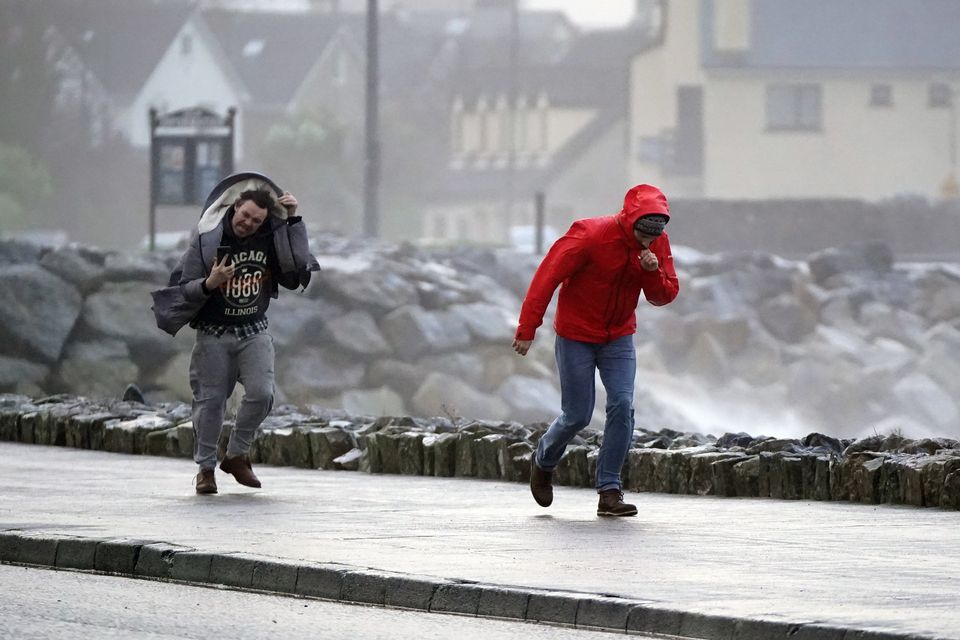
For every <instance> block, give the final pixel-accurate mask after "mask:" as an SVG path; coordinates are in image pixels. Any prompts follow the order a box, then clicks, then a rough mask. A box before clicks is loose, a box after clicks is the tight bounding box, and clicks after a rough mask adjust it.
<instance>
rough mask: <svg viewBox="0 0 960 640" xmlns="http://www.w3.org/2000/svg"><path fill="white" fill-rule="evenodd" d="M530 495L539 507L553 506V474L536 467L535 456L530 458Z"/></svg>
mask: <svg viewBox="0 0 960 640" xmlns="http://www.w3.org/2000/svg"><path fill="white" fill-rule="evenodd" d="M530 493H532V494H533V499H534V500H536V501H537V504H538V505H540V506H541V507H549V506H550V505H551V504H553V472H552V471H544V470H543V469H541V468H540V467H538V466H537V454H536V453H534V454H532V455H531V456H530Z"/></svg>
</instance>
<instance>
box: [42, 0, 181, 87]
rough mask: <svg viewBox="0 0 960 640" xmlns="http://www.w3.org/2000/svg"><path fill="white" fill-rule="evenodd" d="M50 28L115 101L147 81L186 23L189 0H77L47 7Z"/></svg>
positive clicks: (48, 4)
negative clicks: (77, 56)
mask: <svg viewBox="0 0 960 640" xmlns="http://www.w3.org/2000/svg"><path fill="white" fill-rule="evenodd" d="M44 11H45V13H46V15H47V16H48V17H49V21H50V25H51V26H53V27H55V28H56V29H57V31H58V32H59V33H60V34H62V36H63V37H64V39H65V40H66V42H67V43H68V44H69V45H70V46H71V47H72V48H73V49H74V50H75V51H76V52H77V54H78V55H79V56H80V58H81V59H82V60H83V61H84V64H86V65H87V67H88V68H89V69H90V70H91V71H92V72H93V73H94V74H96V76H97V77H98V78H99V79H100V82H102V83H103V86H104V87H105V88H106V89H107V91H109V92H110V93H112V94H114V95H132V94H134V93H136V92H137V91H138V90H139V89H140V88H141V87H142V86H143V85H144V83H145V82H146V81H147V78H148V77H149V76H150V73H152V72H153V70H154V68H156V66H157V64H158V63H159V62H160V59H161V57H163V54H164V53H165V52H166V51H167V49H168V48H169V47H170V43H171V41H172V40H173V38H174V36H175V35H176V34H177V32H178V31H179V30H180V29H181V28H182V27H183V24H184V23H185V22H186V21H187V19H188V18H189V16H190V13H191V11H193V2H191V1H190V0H164V1H163V2H161V1H159V0H143V1H140V2H129V0H74V1H72V2H55V3H53V2H51V3H46V6H45V8H44Z"/></svg>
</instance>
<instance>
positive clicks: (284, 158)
mask: <svg viewBox="0 0 960 640" xmlns="http://www.w3.org/2000/svg"><path fill="white" fill-rule="evenodd" d="M348 136H349V132H348V130H347V128H346V127H345V126H343V125H342V124H341V123H339V122H338V121H337V120H336V119H335V118H334V117H333V116H331V115H330V114H328V113H325V112H311V113H301V114H298V115H295V116H291V117H288V118H286V119H285V120H283V121H281V122H278V123H275V124H273V125H272V126H270V127H269V128H268V129H267V134H266V136H265V137H264V139H263V142H262V144H261V147H260V156H261V158H262V161H263V169H264V171H265V172H266V173H267V174H268V175H272V176H275V177H276V179H277V180H278V182H279V183H280V185H281V186H283V187H284V188H288V189H289V190H290V191H292V192H293V193H295V194H296V195H297V198H298V199H299V200H300V201H301V202H303V203H304V205H305V207H307V208H305V209H304V211H307V210H313V211H318V212H320V213H321V214H322V215H321V216H320V217H318V219H317V220H315V221H314V220H311V223H310V224H311V228H313V229H322V228H325V229H328V230H334V231H339V232H341V233H356V232H358V231H359V228H360V222H361V221H360V211H361V202H360V188H361V185H360V162H359V158H358V157H357V156H356V154H355V153H351V146H352V145H351V144H350V143H349V141H348Z"/></svg>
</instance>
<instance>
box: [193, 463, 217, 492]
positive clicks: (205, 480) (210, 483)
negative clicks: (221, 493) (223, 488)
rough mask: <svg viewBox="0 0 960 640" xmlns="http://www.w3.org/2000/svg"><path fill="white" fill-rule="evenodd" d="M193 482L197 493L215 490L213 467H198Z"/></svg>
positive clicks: (215, 482)
mask: <svg viewBox="0 0 960 640" xmlns="http://www.w3.org/2000/svg"><path fill="white" fill-rule="evenodd" d="M194 482H195V483H196V485H197V493H199V494H200V495H205V494H208V493H216V492H217V479H216V478H215V477H214V473H213V469H200V473H198V474H197V477H196V478H194Z"/></svg>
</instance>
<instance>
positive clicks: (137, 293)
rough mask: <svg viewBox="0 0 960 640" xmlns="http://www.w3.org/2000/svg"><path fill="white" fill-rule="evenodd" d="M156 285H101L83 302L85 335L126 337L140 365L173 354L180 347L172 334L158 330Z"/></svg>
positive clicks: (103, 337)
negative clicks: (153, 306)
mask: <svg viewBox="0 0 960 640" xmlns="http://www.w3.org/2000/svg"><path fill="white" fill-rule="evenodd" d="M155 288H156V286H155V285H152V284H149V283H146V282H137V281H131V282H112V283H110V284H106V285H104V286H103V287H101V289H100V290H99V291H98V292H97V293H94V294H93V295H91V296H89V297H88V298H87V299H86V301H85V302H84V304H83V319H82V322H83V337H84V338H86V339H88V340H100V339H105V338H110V339H117V340H122V341H123V342H125V343H126V344H127V346H128V347H129V348H130V354H131V357H132V358H133V361H134V362H136V363H138V364H140V363H143V364H144V365H149V364H150V363H152V362H156V360H158V359H161V360H162V359H166V358H169V357H171V356H173V355H174V354H175V353H176V352H177V348H176V346H175V344H174V342H173V340H171V338H170V336H168V335H167V334H165V333H164V332H162V331H160V330H159V329H157V325H156V320H155V319H154V316H153V311H151V309H150V305H151V302H150V291H151V290H152V289H155Z"/></svg>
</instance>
